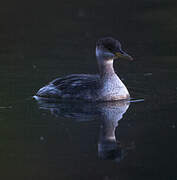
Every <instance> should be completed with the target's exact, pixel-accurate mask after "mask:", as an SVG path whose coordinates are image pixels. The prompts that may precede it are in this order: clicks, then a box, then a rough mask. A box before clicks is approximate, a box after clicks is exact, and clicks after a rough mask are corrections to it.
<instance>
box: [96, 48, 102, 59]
mask: <svg viewBox="0 0 177 180" xmlns="http://www.w3.org/2000/svg"><path fill="white" fill-rule="evenodd" d="M103 53H104V52H103V51H102V50H100V49H98V48H97V47H96V56H97V57H99V56H100V55H102V54H103Z"/></svg>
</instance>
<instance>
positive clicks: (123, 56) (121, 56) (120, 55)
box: [115, 51, 133, 61]
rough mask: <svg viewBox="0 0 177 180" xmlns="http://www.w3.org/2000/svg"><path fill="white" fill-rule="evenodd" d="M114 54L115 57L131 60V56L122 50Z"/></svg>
mask: <svg viewBox="0 0 177 180" xmlns="http://www.w3.org/2000/svg"><path fill="white" fill-rule="evenodd" d="M115 56H116V58H122V59H127V60H130V61H132V60H133V58H132V57H131V56H130V55H128V54H127V53H126V52H124V51H121V52H116V53H115Z"/></svg>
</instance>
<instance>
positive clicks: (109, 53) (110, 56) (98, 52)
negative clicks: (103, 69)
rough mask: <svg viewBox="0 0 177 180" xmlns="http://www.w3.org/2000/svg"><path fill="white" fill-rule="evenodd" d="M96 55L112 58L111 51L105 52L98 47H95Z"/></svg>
mask: <svg viewBox="0 0 177 180" xmlns="http://www.w3.org/2000/svg"><path fill="white" fill-rule="evenodd" d="M96 56H97V57H105V58H108V59H109V58H110V59H113V58H114V54H113V53H111V52H108V51H107V52H106V51H104V50H101V49H99V48H96Z"/></svg>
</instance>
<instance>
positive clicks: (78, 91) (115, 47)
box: [34, 37, 133, 102]
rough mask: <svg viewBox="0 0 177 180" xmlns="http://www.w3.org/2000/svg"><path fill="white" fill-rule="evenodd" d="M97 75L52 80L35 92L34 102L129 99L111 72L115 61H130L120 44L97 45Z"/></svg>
mask: <svg viewBox="0 0 177 180" xmlns="http://www.w3.org/2000/svg"><path fill="white" fill-rule="evenodd" d="M96 59H97V63H98V69H99V73H98V74H95V75H93V74H70V75H67V76H64V77H60V78H57V79H54V80H53V81H51V82H49V84H47V85H45V86H44V87H42V88H41V89H39V90H38V92H37V93H36V95H35V96H34V98H35V99H40V98H44V99H45V98H46V99H57V100H84V101H91V102H96V101H117V100H123V99H129V98H130V94H129V92H128V90H127V88H126V86H125V85H124V83H123V82H122V81H121V80H120V78H119V77H118V75H117V74H116V73H115V71H114V67H113V62H114V60H116V59H128V60H133V58H132V57H131V56H130V55H128V54H127V53H126V52H125V51H123V50H122V47H121V43H120V42H119V41H118V40H116V39H114V38H112V37H104V38H101V39H99V40H98V41H97V42H96Z"/></svg>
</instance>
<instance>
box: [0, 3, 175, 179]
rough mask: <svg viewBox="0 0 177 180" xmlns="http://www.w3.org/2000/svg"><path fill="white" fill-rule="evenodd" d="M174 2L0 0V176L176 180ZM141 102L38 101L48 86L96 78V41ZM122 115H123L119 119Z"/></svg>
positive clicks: (1, 177)
mask: <svg viewBox="0 0 177 180" xmlns="http://www.w3.org/2000/svg"><path fill="white" fill-rule="evenodd" d="M176 8H177V2H176V1H174V0H168V1H167V0H162V1H159V0H153V1H151V0H150V1H147V0H143V1H130V0H125V1H114V0H110V1H96V2H95V1H92V0H91V1H87V2H85V1H81V2H79V1H77V2H74V1H65V2H64V1H63V2H62V1H61V2H54V1H52V2H51V1H48V2H39V1H38V2H32V1H29V2H20V1H13V2H10V1H6V2H1V6H0V14H1V16H0V27H1V28H0V62H1V66H0V78H1V85H0V86H1V93H0V179H4V180H6V179H7V180H10V179H18V180H21V179H25V180H35V179H38V180H39V179H43V180H45V179H53V180H55V179H60V180H70V179H72V180H73V179H82V180H85V179H96V180H99V179H100V180H118V179H124V180H125V179H131V180H132V179H141V180H142V179H143V180H144V179H156V180H157V179H159V180H162V179H168V180H176V179H177V143H176V138H177V130H176V129H177V53H176V49H177V26H176V21H177V20H176V15H177V13H176ZM108 35H109V36H113V37H115V38H118V39H120V41H121V42H122V44H123V48H124V49H125V50H127V52H128V53H129V54H131V55H132V56H133V57H134V59H135V61H134V62H126V61H119V62H115V70H116V72H117V73H118V74H119V76H120V77H121V78H122V80H123V82H124V83H125V84H126V86H127V88H128V89H129V91H130V94H131V96H132V97H133V98H135V99H144V101H140V102H130V103H128V102H120V103H111V104H110V103H106V104H88V103H87V104H83V103H74V104H73V103H69V104H65V103H64V104H61V103H60V104H57V105H54V104H41V105H38V104H37V103H36V102H35V101H34V100H32V96H33V95H34V94H35V92H36V91H37V90H38V89H39V88H40V87H42V86H43V85H44V84H46V83H47V82H49V81H50V80H52V79H54V78H56V77H58V76H61V75H66V74H71V73H96V72H97V66H96V62H95V54H94V53H95V49H94V48H95V41H96V40H97V39H98V38H100V37H102V36H108ZM122 116H123V117H122Z"/></svg>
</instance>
